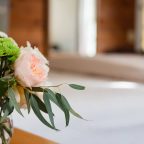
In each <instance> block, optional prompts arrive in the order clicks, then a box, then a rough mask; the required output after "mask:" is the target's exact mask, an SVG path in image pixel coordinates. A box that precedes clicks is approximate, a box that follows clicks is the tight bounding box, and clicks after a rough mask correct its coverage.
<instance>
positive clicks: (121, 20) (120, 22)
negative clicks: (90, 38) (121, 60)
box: [97, 0, 135, 53]
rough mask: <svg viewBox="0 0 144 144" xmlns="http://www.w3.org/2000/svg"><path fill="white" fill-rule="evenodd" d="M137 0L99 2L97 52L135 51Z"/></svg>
mask: <svg viewBox="0 0 144 144" xmlns="http://www.w3.org/2000/svg"><path fill="white" fill-rule="evenodd" d="M134 13H135V0H97V30H98V33H97V44H98V45H97V50H98V52H99V53H102V52H111V51H133V49H134V41H133V40H132V37H133V36H134V23H135V14H134Z"/></svg>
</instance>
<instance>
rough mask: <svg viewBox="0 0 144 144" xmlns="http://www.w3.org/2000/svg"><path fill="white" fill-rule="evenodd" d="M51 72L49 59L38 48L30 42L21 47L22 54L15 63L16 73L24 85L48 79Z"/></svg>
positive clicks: (33, 84)
mask: <svg viewBox="0 0 144 144" xmlns="http://www.w3.org/2000/svg"><path fill="white" fill-rule="evenodd" d="M48 72H49V67H48V60H47V59H46V58H45V57H44V56H43V55H42V54H41V53H40V51H39V50H38V48H36V47H35V48H34V49H33V48H32V47H31V45H30V43H29V42H28V43H27V47H22V48H21V54H20V56H19V57H18V59H17V60H16V61H15V64H14V74H15V77H16V78H17V79H18V81H19V82H20V84H22V85H23V86H24V87H32V86H35V85H38V84H39V83H41V82H43V81H45V80H46V79H47V76H48Z"/></svg>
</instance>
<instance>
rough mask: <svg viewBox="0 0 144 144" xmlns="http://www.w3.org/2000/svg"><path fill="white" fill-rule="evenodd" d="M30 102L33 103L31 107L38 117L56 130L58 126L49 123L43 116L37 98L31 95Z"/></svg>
mask: <svg viewBox="0 0 144 144" xmlns="http://www.w3.org/2000/svg"><path fill="white" fill-rule="evenodd" d="M30 103H31V107H32V109H33V111H34V113H35V115H36V116H37V117H38V119H39V120H40V121H41V122H42V123H43V124H45V125H46V126H48V127H49V128H52V129H54V130H57V129H56V128H54V127H53V126H52V125H51V124H49V123H48V122H47V121H46V120H45V118H44V117H43V115H42V114H41V112H40V110H39V107H38V103H37V101H36V99H35V97H34V96H31V98H30Z"/></svg>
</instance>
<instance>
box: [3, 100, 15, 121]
mask: <svg viewBox="0 0 144 144" xmlns="http://www.w3.org/2000/svg"><path fill="white" fill-rule="evenodd" d="M13 110H14V106H13V105H12V103H11V101H10V100H8V101H7V102H6V104H5V105H4V106H3V113H4V115H3V116H2V118H1V122H2V121H3V120H4V119H5V118H6V117H7V116H9V115H10V114H11V113H12V112H13Z"/></svg>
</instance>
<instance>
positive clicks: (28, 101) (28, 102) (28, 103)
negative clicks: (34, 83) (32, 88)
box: [24, 89, 31, 113]
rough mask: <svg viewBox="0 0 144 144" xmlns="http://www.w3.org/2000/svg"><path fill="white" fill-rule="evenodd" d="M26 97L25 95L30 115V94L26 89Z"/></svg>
mask: <svg viewBox="0 0 144 144" xmlns="http://www.w3.org/2000/svg"><path fill="white" fill-rule="evenodd" d="M24 95H25V98H26V103H27V109H28V113H30V109H31V106H30V93H29V92H28V90H26V89H24Z"/></svg>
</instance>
